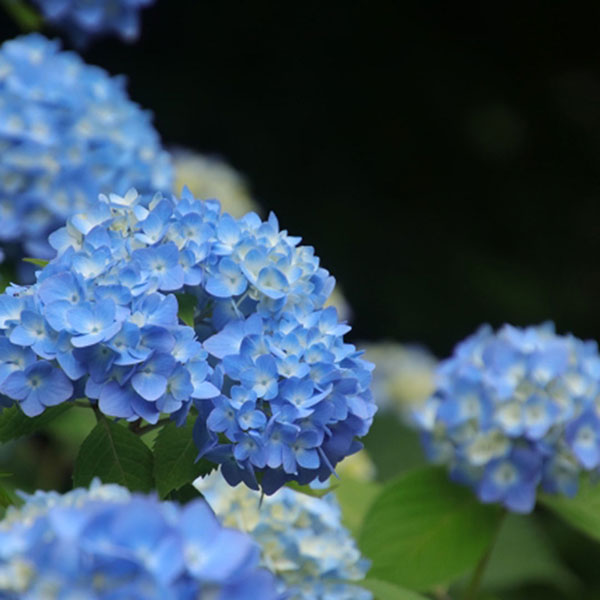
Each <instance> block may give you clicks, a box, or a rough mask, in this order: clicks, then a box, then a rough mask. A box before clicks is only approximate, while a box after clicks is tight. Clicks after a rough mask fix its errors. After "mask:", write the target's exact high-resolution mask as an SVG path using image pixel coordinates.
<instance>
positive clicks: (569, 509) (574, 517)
mask: <svg viewBox="0 0 600 600" xmlns="http://www.w3.org/2000/svg"><path fill="white" fill-rule="evenodd" d="M539 501H540V502H541V503H542V504H543V505H544V506H547V507H548V508H549V509H550V510H552V511H553V512H555V513H556V514H557V515H558V516H559V517H561V518H562V519H564V520H565V521H566V522H567V523H569V525H571V526H573V527H575V528H576V529H579V530H580V531H582V532H583V533H585V534H586V535H588V536H590V537H592V538H594V539H596V540H598V541H600V485H599V484H594V483H592V482H590V480H589V478H588V477H583V478H582V479H581V483H580V486H579V492H578V493H577V495H576V496H575V497H574V498H568V497H567V496H563V495H559V494H552V495H551V494H540V496H539Z"/></svg>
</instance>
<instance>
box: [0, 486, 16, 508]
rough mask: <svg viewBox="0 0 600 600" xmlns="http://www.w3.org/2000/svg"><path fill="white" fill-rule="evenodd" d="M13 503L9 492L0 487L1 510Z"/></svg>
mask: <svg viewBox="0 0 600 600" xmlns="http://www.w3.org/2000/svg"><path fill="white" fill-rule="evenodd" d="M14 503H15V502H14V498H13V497H12V495H11V494H10V492H9V491H8V490H6V489H5V488H4V486H0V506H1V507H2V508H8V507H9V506H11V505H13V504H14Z"/></svg>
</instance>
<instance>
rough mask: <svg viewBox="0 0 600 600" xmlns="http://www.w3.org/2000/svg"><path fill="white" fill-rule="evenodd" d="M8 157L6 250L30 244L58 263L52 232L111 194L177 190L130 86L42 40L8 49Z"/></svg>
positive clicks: (0, 212)
mask: <svg viewBox="0 0 600 600" xmlns="http://www.w3.org/2000/svg"><path fill="white" fill-rule="evenodd" d="M0 153H1V154H2V161H1V163H0V222H1V223H2V226H1V227H0V244H2V245H3V246H4V249H5V250H7V248H8V247H9V246H10V245H13V246H15V248H13V249H12V251H13V253H15V252H16V253H17V254H18V255H20V256H22V249H21V245H23V246H24V251H25V253H26V254H27V255H28V256H34V257H36V258H50V257H51V256H53V255H54V252H53V251H52V249H51V248H50V247H49V246H48V243H47V237H48V234H49V233H50V232H51V231H53V230H54V229H56V228H57V227H60V226H61V225H63V224H64V222H65V219H66V218H67V217H69V216H71V215H72V214H75V213H77V212H81V211H83V210H86V208H87V207H88V206H89V205H90V204H92V203H95V202H96V199H97V197H98V194H99V193H101V192H107V193H108V192H117V193H125V192H126V191H127V190H128V189H129V188H130V187H132V186H136V187H137V188H138V189H140V190H141V191H150V190H152V191H155V190H159V191H160V190H164V191H167V190H168V191H170V189H171V185H172V177H173V176H172V170H171V166H170V159H169V157H168V155H167V153H166V152H165V151H164V150H163V149H162V148H161V145H160V140H159V137H158V134H157V133H156V131H155V130H154V128H153V127H152V124H151V116H150V114H149V113H147V112H144V111H142V110H141V109H140V108H139V106H138V105H137V104H135V103H133V102H132V101H131V100H129V98H128V97H127V93H126V90H125V81H124V79H122V78H111V77H110V76H109V75H108V74H107V73H106V72H105V71H104V70H102V69H100V68H98V67H93V66H89V65H86V64H85V63H84V62H83V61H82V60H81V58H80V57H79V56H78V55H77V54H75V53H73V52H63V51H61V50H60V44H59V42H58V41H50V40H48V39H46V38H44V37H43V36H41V35H38V34H31V35H27V36H23V37H20V38H17V39H14V40H11V41H8V42H5V43H4V44H3V45H2V47H1V48H0ZM8 254H9V255H10V252H9V253H8Z"/></svg>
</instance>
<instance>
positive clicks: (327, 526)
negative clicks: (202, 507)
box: [194, 472, 372, 600]
mask: <svg viewBox="0 0 600 600" xmlns="http://www.w3.org/2000/svg"><path fill="white" fill-rule="evenodd" d="M194 485H195V486H196V487H197V488H198V489H199V490H200V492H201V493H202V495H203V496H204V498H205V499H206V501H207V502H208V503H209V504H210V506H211V507H212V509H213V510H214V511H215V513H216V514H217V516H218V517H219V518H220V519H221V521H222V522H223V524H224V525H225V526H227V527H234V528H236V529H239V530H240V531H244V532H247V533H249V534H250V535H251V536H252V538H254V540H256V541H257V542H258V544H259V545H260V548H261V556H262V559H261V563H262V565H263V566H265V567H266V568H268V569H269V570H270V571H271V572H272V573H274V574H275V575H276V576H277V577H278V580H279V585H280V587H279V589H280V591H284V590H285V591H287V593H288V594H289V596H287V597H288V598H289V600H371V598H372V595H371V593H370V592H369V591H367V590H365V589H363V588H360V587H358V586H356V585H352V583H351V582H357V581H360V580H361V579H364V577H365V575H366V573H367V570H368V568H369V562H368V561H367V560H365V559H364V558H362V557H361V555H360V551H359V550H358V548H357V547H356V543H355V542H354V540H353V539H352V536H351V535H350V534H349V533H348V531H347V530H346V529H345V528H344V527H343V526H342V523H341V512H340V507H339V505H338V503H337V501H336V499H335V496H334V495H333V494H331V493H330V494H327V495H326V496H325V497H323V498H314V497H311V496H307V495H306V494H302V493H300V492H296V491H294V490H292V489H290V488H283V489H281V490H279V491H278V492H277V493H275V494H274V495H273V496H270V497H266V498H264V499H263V501H262V502H261V498H260V494H259V493H258V492H255V491H252V490H249V489H248V488H246V487H243V486H238V487H237V488H232V487H230V486H228V485H227V484H226V483H225V481H224V480H223V478H222V477H221V476H220V474H219V473H218V472H215V473H212V474H211V475H209V476H207V477H204V478H203V479H198V480H196V482H195V484H194Z"/></svg>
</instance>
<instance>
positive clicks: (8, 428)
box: [0, 402, 73, 442]
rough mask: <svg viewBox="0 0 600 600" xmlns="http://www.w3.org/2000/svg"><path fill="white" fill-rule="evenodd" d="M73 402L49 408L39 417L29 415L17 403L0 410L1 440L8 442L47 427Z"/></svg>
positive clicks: (70, 406)
mask: <svg viewBox="0 0 600 600" xmlns="http://www.w3.org/2000/svg"><path fill="white" fill-rule="evenodd" d="M72 406H73V405H72V404H69V403H68V402H65V403H63V404H59V405H58V406H51V407H50V408H47V409H46V410H45V411H44V412H43V413H42V414H41V415H39V416H38V417H28V416H27V415H26V414H25V413H23V411H22V410H21V409H20V408H19V406H17V405H16V404H15V405H13V406H11V407H9V408H5V409H4V410H2V411H1V412H0V442H8V441H10V440H15V439H17V438H20V437H23V436H25V435H31V434H32V433H34V432H35V431H37V430H39V429H41V428H43V427H45V426H46V425H48V423H50V422H51V421H53V420H54V419H56V418H57V417H59V416H60V415H62V414H63V413H64V412H66V411H67V410H69V409H70V408H72Z"/></svg>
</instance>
